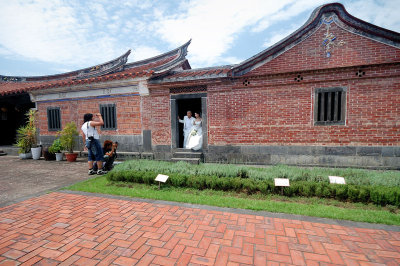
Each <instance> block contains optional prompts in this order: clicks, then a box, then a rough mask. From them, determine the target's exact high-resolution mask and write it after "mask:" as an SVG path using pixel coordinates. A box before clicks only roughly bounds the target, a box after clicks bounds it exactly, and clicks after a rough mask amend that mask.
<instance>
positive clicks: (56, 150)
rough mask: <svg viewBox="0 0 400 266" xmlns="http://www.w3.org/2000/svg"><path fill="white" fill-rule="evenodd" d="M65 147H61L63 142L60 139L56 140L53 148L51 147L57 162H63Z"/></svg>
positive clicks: (52, 145) (50, 150)
mask: <svg viewBox="0 0 400 266" xmlns="http://www.w3.org/2000/svg"><path fill="white" fill-rule="evenodd" d="M63 149H64V148H63V146H62V145H61V140H60V138H56V139H55V140H54V141H53V144H51V146H50V147H49V152H50V153H55V154H56V160H57V161H62V158H63V154H62V152H61V151H62V150H63Z"/></svg>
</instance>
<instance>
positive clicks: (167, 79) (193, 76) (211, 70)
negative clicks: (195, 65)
mask: <svg viewBox="0 0 400 266" xmlns="http://www.w3.org/2000/svg"><path fill="white" fill-rule="evenodd" d="M231 69H232V66H231V65H228V66H218V67H208V68H199V69H189V70H182V71H169V72H166V73H164V74H163V75H160V76H156V77H153V78H152V79H151V80H150V81H149V83H150V84H161V83H171V82H181V81H182V82H185V81H196V80H206V79H221V78H227V77H229V76H230V71H231Z"/></svg>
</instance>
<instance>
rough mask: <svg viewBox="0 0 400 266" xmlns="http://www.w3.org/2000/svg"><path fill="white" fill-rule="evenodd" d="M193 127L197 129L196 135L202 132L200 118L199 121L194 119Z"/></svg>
mask: <svg viewBox="0 0 400 266" xmlns="http://www.w3.org/2000/svg"><path fill="white" fill-rule="evenodd" d="M193 128H194V129H196V130H197V135H201V134H202V133H203V130H202V123H201V120H200V121H196V120H195V121H194V125H193Z"/></svg>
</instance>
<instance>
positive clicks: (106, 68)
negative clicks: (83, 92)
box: [0, 50, 131, 82]
mask: <svg viewBox="0 0 400 266" xmlns="http://www.w3.org/2000/svg"><path fill="white" fill-rule="evenodd" d="M130 53H131V50H128V51H127V52H126V53H124V54H123V55H121V56H119V57H117V58H115V59H113V60H110V61H108V62H105V63H102V64H99V65H96V66H91V67H87V68H83V69H79V70H75V71H71V72H66V73H62V74H55V75H47V76H3V75H0V82H2V81H5V82H35V81H46V80H60V79H66V78H75V79H79V78H91V77H94V76H98V75H105V74H108V73H111V72H113V71H116V70H117V69H118V68H121V66H123V65H124V64H125V63H126V61H127V59H128V56H129V54H130ZM85 73H87V75H84V74H85Z"/></svg>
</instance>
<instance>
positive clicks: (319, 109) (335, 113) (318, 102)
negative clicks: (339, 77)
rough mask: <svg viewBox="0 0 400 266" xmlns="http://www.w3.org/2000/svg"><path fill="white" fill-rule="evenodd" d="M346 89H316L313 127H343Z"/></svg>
mask: <svg viewBox="0 0 400 266" xmlns="http://www.w3.org/2000/svg"><path fill="white" fill-rule="evenodd" d="M345 113H346V88H341V87H335V88H318V89H316V90H315V105H314V125H344V124H345V119H346V116H345Z"/></svg>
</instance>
